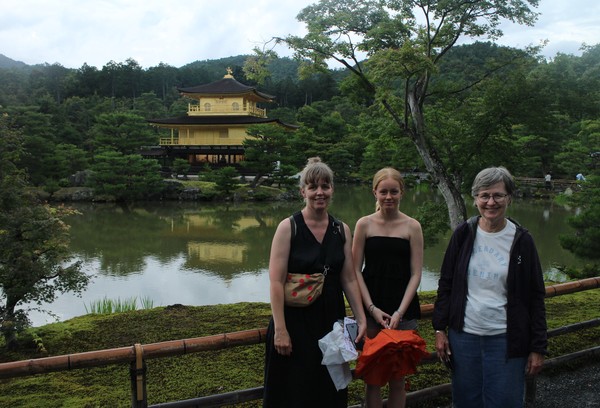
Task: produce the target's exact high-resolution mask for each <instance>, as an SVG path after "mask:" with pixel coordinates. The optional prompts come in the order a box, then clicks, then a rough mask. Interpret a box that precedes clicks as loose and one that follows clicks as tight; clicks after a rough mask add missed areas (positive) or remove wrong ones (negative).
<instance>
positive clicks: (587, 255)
mask: <svg viewBox="0 0 600 408" xmlns="http://www.w3.org/2000/svg"><path fill="white" fill-rule="evenodd" d="M569 201H570V203H571V204H572V205H573V206H576V207H577V208H579V211H578V213H577V215H574V216H572V217H570V218H569V219H568V223H569V225H570V226H571V227H573V228H574V230H575V232H574V233H573V234H569V235H561V236H560V237H559V238H560V243H561V245H562V247H563V248H565V249H567V250H569V251H571V252H573V253H574V254H575V255H577V256H578V257H581V258H584V259H588V260H591V261H595V262H597V261H598V260H600V176H589V177H587V181H585V182H582V183H581V191H579V192H576V193H574V194H573V196H572V197H571V198H570V199H569ZM588 270H590V271H591V272H592V273H596V274H597V271H598V265H596V266H595V267H592V268H588ZM594 276H595V275H594Z"/></svg>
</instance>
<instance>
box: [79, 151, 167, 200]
mask: <svg viewBox="0 0 600 408" xmlns="http://www.w3.org/2000/svg"><path fill="white" fill-rule="evenodd" d="M91 170H92V173H91V175H90V178H89V180H88V186H89V187H91V188H93V189H94V191H95V193H96V194H97V195H107V196H110V197H113V198H114V199H115V200H117V201H129V202H130V201H136V200H141V199H149V198H155V197H158V196H159V195H160V194H161V192H162V189H163V184H162V178H161V176H160V172H159V170H160V165H159V164H158V162H156V161H155V160H144V159H143V158H142V157H141V156H139V155H137V154H130V155H124V154H122V153H119V152H115V151H105V152H102V153H100V154H98V155H97V156H96V158H95V162H94V164H93V165H92V167H91Z"/></svg>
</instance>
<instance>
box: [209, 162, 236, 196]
mask: <svg viewBox="0 0 600 408" xmlns="http://www.w3.org/2000/svg"><path fill="white" fill-rule="evenodd" d="M214 173H215V174H214V180H215V184H216V185H215V189H216V190H217V191H218V192H219V193H221V194H224V195H226V196H229V195H230V194H231V192H232V191H233V190H234V189H235V188H236V187H237V185H238V184H239V183H238V181H237V179H236V177H238V172H237V170H236V169H235V168H234V167H231V166H227V167H223V168H222V169H219V170H216V171H215V172H214Z"/></svg>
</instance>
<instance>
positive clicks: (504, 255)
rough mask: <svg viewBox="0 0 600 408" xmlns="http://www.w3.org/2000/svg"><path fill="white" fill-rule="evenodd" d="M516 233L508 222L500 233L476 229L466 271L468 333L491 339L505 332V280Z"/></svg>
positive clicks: (466, 326) (466, 328)
mask: <svg viewBox="0 0 600 408" xmlns="http://www.w3.org/2000/svg"><path fill="white" fill-rule="evenodd" d="M516 231H517V228H516V226H515V224H513V223H512V222H510V221H509V220H507V222H506V226H505V227H504V229H503V230H502V231H499V232H485V231H483V230H482V229H481V228H477V235H476V236H475V243H474V244H473V253H472V254H471V260H470V262H469V268H468V270H467V285H468V292H467V306H466V309H465V325H464V331H465V332H467V333H471V334H476V335H480V336H483V335H485V336H492V335H496V334H502V333H505V332H506V302H507V296H506V277H507V275H508V262H509V259H510V248H511V245H512V243H513V240H514V238H515V233H516Z"/></svg>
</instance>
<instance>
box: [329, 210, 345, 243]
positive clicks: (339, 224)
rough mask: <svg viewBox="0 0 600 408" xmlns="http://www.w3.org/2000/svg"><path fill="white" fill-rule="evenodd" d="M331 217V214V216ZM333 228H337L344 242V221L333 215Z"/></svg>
mask: <svg viewBox="0 0 600 408" xmlns="http://www.w3.org/2000/svg"><path fill="white" fill-rule="evenodd" d="M332 217H333V216H332ZM333 228H337V229H338V231H339V232H340V236H341V237H342V242H343V243H344V244H345V243H346V231H345V230H344V223H343V222H341V221H340V220H338V219H337V218H335V217H333Z"/></svg>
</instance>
